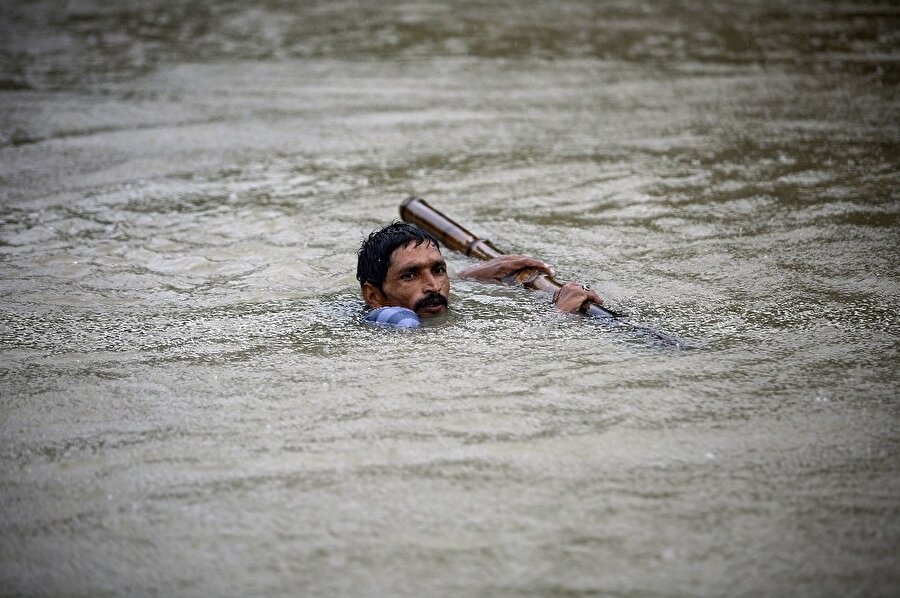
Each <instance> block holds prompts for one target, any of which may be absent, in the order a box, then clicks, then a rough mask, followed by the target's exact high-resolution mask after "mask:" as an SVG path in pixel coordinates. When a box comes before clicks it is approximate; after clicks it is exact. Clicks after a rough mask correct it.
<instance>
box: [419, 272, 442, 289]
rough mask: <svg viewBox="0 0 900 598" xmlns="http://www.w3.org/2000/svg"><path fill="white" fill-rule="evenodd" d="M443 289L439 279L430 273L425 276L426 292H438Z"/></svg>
mask: <svg viewBox="0 0 900 598" xmlns="http://www.w3.org/2000/svg"><path fill="white" fill-rule="evenodd" d="M440 288H441V285H440V284H439V283H438V279H437V277H436V276H435V275H434V274H432V273H431V272H428V273H426V274H425V288H424V289H423V290H425V291H426V292H431V291H437V290H439V289H440Z"/></svg>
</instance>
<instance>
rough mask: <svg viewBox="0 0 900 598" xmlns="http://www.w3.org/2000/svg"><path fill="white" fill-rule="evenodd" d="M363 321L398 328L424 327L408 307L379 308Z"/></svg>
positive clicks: (367, 315) (368, 314)
mask: <svg viewBox="0 0 900 598" xmlns="http://www.w3.org/2000/svg"><path fill="white" fill-rule="evenodd" d="M363 321H365V322H370V323H372V324H380V325H382V326H394V327H396V328H418V327H419V326H421V325H422V323H421V322H420V321H419V316H417V315H416V312H414V311H413V310H411V309H409V308H406V307H377V308H375V309H373V310H372V311H370V312H369V313H367V314H366V315H365V316H364V317H363Z"/></svg>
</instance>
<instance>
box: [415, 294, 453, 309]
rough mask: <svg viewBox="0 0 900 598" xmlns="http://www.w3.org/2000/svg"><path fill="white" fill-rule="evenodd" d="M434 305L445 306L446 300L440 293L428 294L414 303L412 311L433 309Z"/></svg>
mask: <svg viewBox="0 0 900 598" xmlns="http://www.w3.org/2000/svg"><path fill="white" fill-rule="evenodd" d="M435 305H443V306H444V307H446V306H447V298H446V297H444V296H443V295H441V294H440V293H428V294H427V295H425V296H424V297H422V298H421V299H419V300H418V301H416V305H415V309H413V311H419V310H420V309H422V308H425V307H434V306H435Z"/></svg>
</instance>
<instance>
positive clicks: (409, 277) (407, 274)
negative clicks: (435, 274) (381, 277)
mask: <svg viewBox="0 0 900 598" xmlns="http://www.w3.org/2000/svg"><path fill="white" fill-rule="evenodd" d="M415 276H416V275H415V273H414V272H404V273H403V274H401V275H400V278H401V279H402V280H412V279H413V278H414V277H415Z"/></svg>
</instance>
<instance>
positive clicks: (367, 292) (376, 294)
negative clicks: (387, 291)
mask: <svg viewBox="0 0 900 598" xmlns="http://www.w3.org/2000/svg"><path fill="white" fill-rule="evenodd" d="M362 296H363V301H365V302H366V305H368V306H369V307H384V305H385V303H386V302H387V297H385V296H384V293H382V292H381V289H379V288H378V287H376V286H375V285H374V284H372V283H371V282H365V283H363V285H362Z"/></svg>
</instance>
